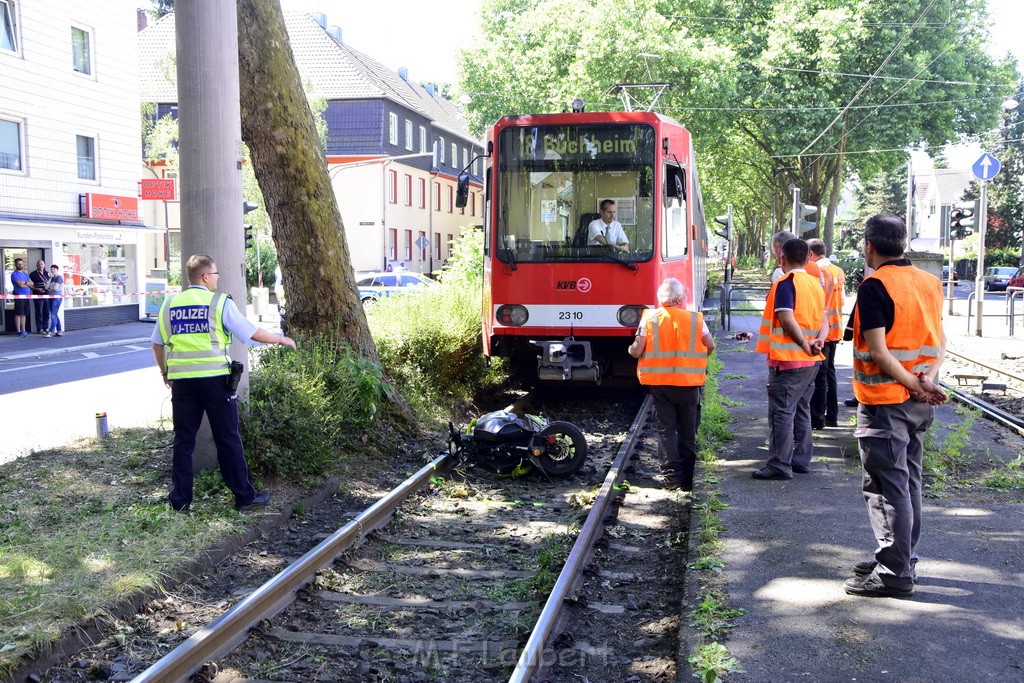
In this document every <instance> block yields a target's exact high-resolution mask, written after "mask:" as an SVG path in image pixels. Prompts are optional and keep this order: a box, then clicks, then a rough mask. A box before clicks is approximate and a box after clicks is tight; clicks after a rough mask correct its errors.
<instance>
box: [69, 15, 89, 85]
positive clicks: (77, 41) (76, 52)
mask: <svg viewBox="0 0 1024 683" xmlns="http://www.w3.org/2000/svg"><path fill="white" fill-rule="evenodd" d="M91 41H92V34H91V33H89V32H88V31H86V30H85V29H84V28H78V27H77V26H72V27H71V52H72V62H73V63H74V66H75V71H77V72H78V73H80V74H87V75H88V74H92V56H91V50H90V47H91V45H90V43H91Z"/></svg>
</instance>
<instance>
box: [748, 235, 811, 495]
mask: <svg viewBox="0 0 1024 683" xmlns="http://www.w3.org/2000/svg"><path fill="white" fill-rule="evenodd" d="M781 254H782V270H783V276H782V278H780V279H779V280H776V281H775V282H774V283H772V288H771V290H770V291H769V292H768V299H767V300H766V301H765V307H764V315H763V316H762V318H761V329H760V331H759V333H758V339H757V351H758V353H766V354H768V462H767V464H765V466H764V467H762V468H761V469H759V470H757V471H755V472H753V473H752V474H751V476H752V477H753V478H754V479H792V478H793V473H794V472H796V473H798V474H806V473H808V472H810V471H811V451H812V441H811V394H812V393H813V392H814V376H815V375H816V374H817V372H818V368H817V365H818V363H819V362H820V361H822V360H824V356H822V355H821V347H822V344H824V341H825V336H826V334H827V333H828V325H827V321H826V320H825V315H824V313H825V292H824V290H822V288H821V283H820V282H819V281H818V279H817V278H815V277H813V276H811V275H808V274H807V271H806V270H804V264H806V263H807V243H806V242H804V241H803V240H802V239H799V238H793V239H790V240H787V241H786V242H785V243H784V244H783V245H782V251H781Z"/></svg>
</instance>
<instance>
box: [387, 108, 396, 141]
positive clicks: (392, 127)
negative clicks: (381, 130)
mask: <svg viewBox="0 0 1024 683" xmlns="http://www.w3.org/2000/svg"><path fill="white" fill-rule="evenodd" d="M388 141H389V142H391V144H392V145H397V144H398V114H396V113H394V112H391V113H390V114H388Z"/></svg>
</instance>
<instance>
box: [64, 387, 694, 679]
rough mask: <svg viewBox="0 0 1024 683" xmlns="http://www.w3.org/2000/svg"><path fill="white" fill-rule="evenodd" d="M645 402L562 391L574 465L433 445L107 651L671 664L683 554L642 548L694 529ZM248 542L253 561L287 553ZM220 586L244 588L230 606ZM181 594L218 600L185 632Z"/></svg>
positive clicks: (89, 660)
mask: <svg viewBox="0 0 1024 683" xmlns="http://www.w3.org/2000/svg"><path fill="white" fill-rule="evenodd" d="M620 396H621V395H620ZM619 402H620V403H621V399H620V401H619ZM640 406H641V401H640V399H639V398H635V399H632V398H631V399H630V401H629V408H631V410H632V412H630V413H628V414H627V413H626V412H625V411H624V409H623V408H622V407H613V408H603V409H600V408H598V407H596V406H595V405H594V404H593V402H589V403H587V404H582V403H581V404H575V403H574V404H572V405H563V406H561V408H563V409H565V410H562V411H561V412H562V414H564V415H565V416H566V417H568V416H570V415H572V416H574V417H572V418H571V419H572V421H573V422H575V423H577V424H578V425H579V426H580V427H581V428H583V429H584V431H585V433H586V435H587V440H588V444H589V447H590V456H589V458H588V465H587V467H586V468H585V469H584V470H583V471H582V472H581V473H580V474H579V475H576V476H574V477H571V478H568V479H564V480H554V481H546V480H544V479H543V478H537V477H533V478H520V479H501V478H498V477H496V476H495V475H492V474H489V473H484V472H479V471H476V470H468V471H467V470H463V469H462V468H461V467H456V468H455V469H454V470H453V471H451V472H450V473H449V474H446V475H444V476H443V478H442V477H441V476H440V475H441V473H442V471H443V470H444V468H446V467H450V466H451V465H452V463H451V462H450V456H449V455H444V456H439V457H436V458H434V459H433V460H432V461H431V462H430V463H428V464H427V465H425V466H423V467H422V468H421V469H420V470H419V471H418V472H416V473H415V474H414V475H413V476H411V477H409V479H407V480H406V481H405V482H403V483H402V484H401V485H400V486H399V487H397V488H396V489H394V490H393V491H391V492H389V493H388V494H386V495H385V496H383V497H381V498H380V499H379V500H378V501H376V502H375V503H374V504H373V505H371V506H370V507H369V508H367V509H366V510H364V511H362V512H360V513H359V514H358V515H356V516H355V517H354V518H353V519H351V521H349V522H348V523H347V524H344V525H343V526H342V528H340V529H337V530H336V531H331V532H330V533H328V532H326V531H314V533H313V535H314V536H316V535H319V536H320V537H322V538H321V540H320V543H319V544H318V545H316V547H315V548H313V549H312V550H308V551H306V552H304V553H303V554H302V555H301V556H300V557H299V558H297V559H296V560H295V561H290V562H288V563H287V566H286V567H285V568H284V569H283V570H281V571H279V572H277V573H276V574H275V575H274V576H273V578H271V579H270V580H269V581H265V582H264V583H262V584H261V585H258V586H254V587H249V586H246V585H241V586H239V585H232V583H237V579H234V580H233V578H232V574H231V573H230V572H231V571H234V574H235V576H237V574H238V569H237V567H236V568H234V569H233V570H232V569H231V568H229V570H228V571H229V573H228V574H227V575H226V576H225V575H219V576H216V577H210V578H209V579H207V580H206V581H205V582H201V583H205V584H206V585H207V586H208V587H210V588H212V589H213V590H212V591H211V592H207V593H201V592H200V593H196V594H194V595H192V596H191V597H188V598H178V599H175V598H174V597H173V596H172V597H171V598H170V599H162V600H158V601H155V602H154V603H153V604H152V605H151V606H150V608H149V610H148V612H149V614H148V615H146V614H143V615H139V616H138V617H137V618H136V621H137V622H138V624H136V626H135V628H130V629H128V633H127V634H125V630H126V629H124V628H122V629H121V634H122V638H121V640H120V643H121V646H120V647H118V648H112V647H111V646H110V645H109V643H108V645H107V650H108V654H109V653H110V652H111V651H115V650H116V651H118V652H119V654H118V656H117V657H106V662H107V663H106V664H105V666H106V670H105V671H104V673H113V674H115V675H114V676H108V678H116V679H117V680H135V681H138V682H139V683H142V682H143V681H181V680H188V679H189V678H190V677H192V678H193V679H194V680H205V681H216V683H228V682H230V681H244V680H249V681H254V680H278V681H292V680H294V681H300V680H301V681H314V680H361V681H364V680H365V681H385V680H396V681H402V680H408V681H421V680H423V681H426V680H444V681H501V680H509V679H510V677H511V680H517V681H528V680H539V679H542V677H543V676H544V675H545V673H544V672H545V671H558V670H559V669H563V671H562V673H560V674H556V676H557V678H556V680H562V676H568V678H572V676H573V675H577V674H579V673H580V672H581V671H583V670H586V669H588V668H589V669H591V670H593V671H595V672H604V673H596V674H595V676H594V678H593V679H594V680H613V679H618V678H620V677H621V678H626V677H628V676H629V675H630V674H629V673H623V672H628V671H632V672H640V674H641V675H644V674H650V680H657V679H658V678H659V672H661V673H664V672H666V671H668V670H670V669H674V666H675V661H676V654H675V653H676V651H677V642H676V641H677V638H678V605H679V596H678V595H673V594H672V591H673V590H676V591H678V590H679V589H677V588H675V587H676V586H681V581H680V580H679V577H678V576H674V575H672V571H674V570H678V571H679V572H681V571H682V569H683V567H684V564H685V563H684V562H681V561H680V562H675V563H671V562H665V563H664V567H662V566H659V567H658V568H652V567H651V566H649V565H647V563H646V560H647V558H648V557H654V558H659V557H660V558H662V559H666V560H667V559H670V558H671V556H672V555H674V554H675V553H677V552H679V551H678V550H673V549H672V548H671V544H670V540H671V539H672V538H677V539H678V538H680V537H681V534H682V532H683V531H685V529H686V528H687V527H686V520H685V519H684V518H681V517H680V510H681V509H683V508H685V507H686V506H685V505H682V506H681V505H680V502H679V499H678V496H677V494H672V493H669V492H664V491H661V490H660V489H658V488H657V484H655V483H653V481H652V480H651V477H652V476H653V475H654V474H656V473H657V463H656V453H657V446H656V441H655V438H654V433H653V428H652V427H649V426H645V423H646V422H647V416H648V413H649V412H650V408H649V405H648V402H643V404H642V407H640ZM638 407H639V408H640V409H639V410H637V408H638ZM541 408H542V409H546V410H547V412H549V413H554V411H553V410H551V409H547V408H546V407H543V406H542V407H541ZM575 415H587V417H586V418H582V419H576V417H575ZM627 470H628V475H627ZM624 479H630V480H632V484H630V485H625V486H623V485H622V482H623V480H624ZM623 499H626V500H627V503H626V504H625V505H623V506H622V508H621V509H619V510H616V507H617V506H618V505H619V504H620V503H621V502H622V500H623ZM402 501H404V502H402ZM616 512H617V513H618V516H616V515H615V514H614V513H616ZM331 514H333V515H337V514H338V513H337V511H331V512H330V513H329V514H328V516H330V515H331ZM311 524H312V521H311ZM296 535H297V534H296ZM602 537H604V540H602V541H601V542H600V543H598V541H599V539H602ZM298 543H301V541H300V540H298V539H292V541H291V543H290V546H289V547H292V548H294V546H295V545H297V544H298ZM306 547H308V546H306ZM252 553H253V557H254V559H253V561H254V562H256V563H259V560H260V558H263V559H264V561H265V562H267V563H269V564H280V563H281V561H280V560H279V559H278V560H275V561H271V560H270V558H271V554H270V553H269V552H268V551H266V550H258V549H256V548H253V549H252ZM563 560H564V562H563ZM563 568H564V572H563V571H562V570H563ZM560 572H561V573H560ZM225 592H227V593H229V594H230V595H231V596H232V597H234V598H235V599H236V600H238V598H240V600H238V601H237V602H235V604H234V605H233V606H230V608H228V604H229V602H228V600H227V599H225ZM545 600H546V602H545ZM231 602H234V600H232V601H231ZM176 603H177V604H181V603H193V604H200V605H203V606H204V607H207V609H205V611H204V613H209V612H212V611H215V610H217V608H219V612H221V613H220V614H219V615H218V616H216V618H213V619H212V620H210V621H209V625H207V626H204V627H202V628H199V629H198V630H194V632H193V629H192V628H188V627H187V626H186V627H185V628H180V630H179V632H178V633H175V632H174V630H175V627H174V626H173V625H176V624H181V623H182V622H181V619H184V617H180V616H178V614H177V610H176V608H175V604H176ZM208 603H213V606H210V605H209V604H208ZM225 609H226V611H225ZM194 620H195V616H192V617H191V619H190V621H192V622H194ZM186 623H187V622H186ZM651 623H655V624H659V623H660V624H661V628H660V630H659V629H658V628H655V629H654V631H657V632H652V630H651V627H650V624H651ZM626 624H633V625H632V626H627V625H626ZM641 624H646V626H641ZM168 631H171V632H170V633H168ZM600 633H604V637H603V638H600V637H599V636H598V635H595V634H600ZM185 635H189V637H188V638H187V639H184V636H185ZM115 642H117V641H116V640H115ZM172 646H173V649H172V650H171V651H170V652H167V651H168V649H170V648H171V647H172ZM652 652H655V653H658V652H660V653H661V656H656V657H652V656H651V653H652ZM165 653H166V654H165ZM101 654H102V653H100V652H92V653H84V654H83V655H81V656H80V658H79V659H78V660H76V661H74V662H71V663H69V666H67V667H65V668H62V669H61V670H59V671H55V672H53V673H52V674H51V676H50V678H49V680H52V681H64V680H69V681H70V680H83V679H84V678H85V677H88V676H89V674H90V672H91V673H92V674H93V675H92V677H93V678H95V677H96V676H95V671H96V669H97V665H99V660H100V659H101ZM158 655H164V656H163V657H161V658H159V659H158V660H157V661H153V660H155V659H156V658H157V656H158ZM118 657H119V658H120V660H118ZM143 665H148V666H145V667H144V666H143ZM100 666H101V668H102V666H103V665H100ZM143 668H145V670H144V671H142V669H143ZM567 671H571V672H573V673H572V674H569V673H566V672H567ZM140 672H141V673H140ZM129 674H130V675H129ZM118 675H119V676H120V677H118Z"/></svg>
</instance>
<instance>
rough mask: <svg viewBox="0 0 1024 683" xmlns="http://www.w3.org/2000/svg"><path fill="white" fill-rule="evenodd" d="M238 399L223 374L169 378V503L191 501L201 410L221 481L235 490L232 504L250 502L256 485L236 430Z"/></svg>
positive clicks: (178, 506)
mask: <svg viewBox="0 0 1024 683" xmlns="http://www.w3.org/2000/svg"><path fill="white" fill-rule="evenodd" d="M237 401H238V399H237V397H236V396H235V395H234V392H231V391H229V390H228V388H227V385H226V384H225V377H224V376H223V375H222V376H220V377H200V378H194V379H177V380H174V381H173V382H171V412H172V415H173V421H174V460H173V464H172V473H171V493H170V496H169V498H170V501H171V505H172V506H173V507H174V508H175V509H176V510H180V509H182V508H184V507H186V506H188V505H189V504H191V503H192V478H193V477H192V452H193V451H194V450H195V447H196V432H197V431H198V430H199V425H200V424H202V421H203V413H206V417H207V418H208V419H209V421H210V431H211V432H213V440H214V443H216V444H217V464H218V465H219V466H220V474H221V477H223V479H224V483H225V484H227V487H228V488H229V489H231V492H232V493H234V494H235V505H236V506H239V507H240V506H243V505H248V504H250V503H252V501H253V498H255V497H256V488H255V487H254V486H253V485H252V480H251V479H250V478H249V466H248V465H246V462H245V453H244V452H243V451H242V437H241V435H240V434H239V433H238V403H237Z"/></svg>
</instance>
